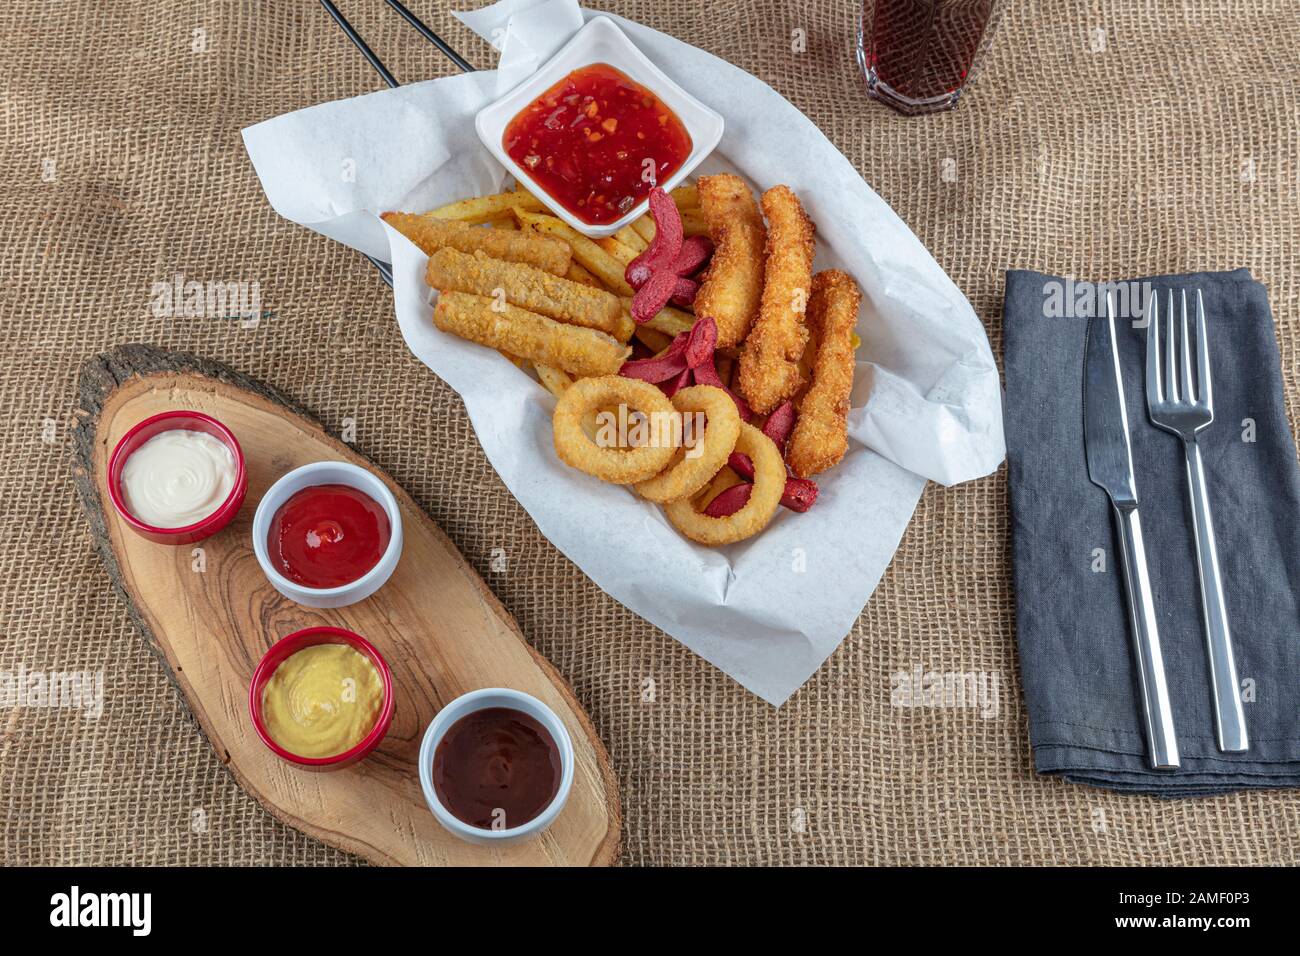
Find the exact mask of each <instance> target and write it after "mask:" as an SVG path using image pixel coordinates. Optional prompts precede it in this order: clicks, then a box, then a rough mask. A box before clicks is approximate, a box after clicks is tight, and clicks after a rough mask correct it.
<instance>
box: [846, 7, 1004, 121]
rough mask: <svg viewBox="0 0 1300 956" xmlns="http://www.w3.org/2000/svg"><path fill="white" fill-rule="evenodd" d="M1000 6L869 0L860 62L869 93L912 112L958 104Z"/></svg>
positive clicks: (860, 36) (861, 34)
mask: <svg viewBox="0 0 1300 956" xmlns="http://www.w3.org/2000/svg"><path fill="white" fill-rule="evenodd" d="M996 6H997V3H996V2H995V0H865V2H864V3H863V4H862V22H861V25H860V29H859V33H858V62H859V63H860V64H861V65H862V72H863V75H864V76H865V77H866V80H867V92H868V93H869V94H870V95H871V96H873V97H875V98H876V99H878V100H881V101H882V102H884V103H887V104H888V105H890V106H892V107H893V108H894V109H896V110H898V111H899V112H900V113H905V114H908V115H915V114H919V113H934V112H937V111H939V110H945V109H951V108H952V107H954V106H956V105H957V100H958V98H959V97H960V96H961V91H962V89H963V88H964V87H965V85H966V83H967V81H968V80H969V79H970V72H971V67H972V66H973V65H974V63H975V57H976V54H978V53H979V52H980V50H981V48H982V46H983V44H984V42H985V39H986V37H987V36H988V35H989V34H990V33H991V22H992V19H993V14H994V8H995V7H996Z"/></svg>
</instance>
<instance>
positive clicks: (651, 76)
mask: <svg viewBox="0 0 1300 956" xmlns="http://www.w3.org/2000/svg"><path fill="white" fill-rule="evenodd" d="M593 63H607V64H609V65H610V66H612V67H613V68H614V69H616V70H618V71H620V72H621V73H623V74H625V75H626V76H627V77H628V78H629V79H631V80H633V81H635V82H637V83H640V84H641V85H642V86H644V87H645V88H646V89H648V90H650V92H652V93H654V94H655V95H656V96H658V97H659V99H660V100H661V101H663V103H664V105H665V106H667V107H668V108H669V109H670V110H672V111H673V112H674V113H676V114H677V116H678V118H679V119H680V120H681V121H682V124H683V125H684V126H685V127H686V131H687V132H688V133H689V134H690V136H691V152H690V155H688V156H687V157H686V160H685V161H684V162H683V163H682V165H681V167H680V168H679V169H678V170H677V171H676V172H675V173H673V174H672V175H671V176H669V177H668V180H667V181H666V182H662V183H659V185H660V186H662V187H663V188H664V189H672V188H673V187H674V186H676V185H677V184H678V183H680V182H681V181H682V180H683V179H685V178H686V177H687V176H689V175H690V173H691V170H693V169H694V168H695V167H696V166H698V165H699V164H700V162H701V161H702V160H703V159H704V157H706V156H708V155H709V153H711V152H713V149H714V147H716V146H717V145H718V141H719V140H721V139H722V127H723V122H722V117H721V116H720V115H719V114H718V113H716V112H714V111H713V110H711V109H709V108H708V107H707V106H705V105H704V104H703V103H701V102H700V101H699V100H697V99H696V98H695V97H693V96H691V94H689V93H687V92H686V91H685V90H684V89H682V88H681V87H680V86H678V85H677V84H676V83H674V82H673V81H672V80H670V79H669V78H668V77H667V76H666V75H665V74H664V72H663V71H662V70H661V69H659V67H657V66H655V65H654V64H653V63H651V62H650V60H649V59H647V58H646V55H645V54H644V53H642V52H641V51H640V50H638V49H637V48H636V47H635V46H634V45H633V44H632V41H631V40H629V39H628V38H627V35H626V34H624V33H623V31H622V30H620V29H619V28H618V27H617V26H616V25H615V24H614V21H613V20H611V19H609V17H595V18H594V19H592V20H591V21H589V22H588V23H587V24H586V25H585V26H584V27H583V28H582V29H581V30H579V31H578V32H577V33H575V34H574V35H573V38H572V39H571V40H569V42H568V43H566V44H565V45H564V46H563V47H561V48H560V51H559V52H558V53H556V54H555V56H553V57H551V58H550V59H549V60H547V61H546V63H545V64H544V65H543V66H542V67H541V68H540V69H538V70H537V72H536V73H534V74H533V75H532V76H530V77H529V78H528V79H526V80H524V82H522V83H520V84H519V85H518V86H516V87H515V88H514V89H513V90H511V91H510V92H509V93H507V94H506V95H505V96H503V97H501V99H499V100H497V101H496V102H495V103H491V104H489V105H488V106H485V107H483V109H481V110H479V112H478V115H477V116H476V117H475V118H474V128H475V129H476V130H477V131H478V137H479V139H481V140H482V141H483V145H484V146H486V147H487V148H488V151H489V152H491V153H492V155H493V156H495V157H496V158H497V161H498V162H500V163H501V165H503V166H505V168H506V169H508V170H510V172H511V174H513V175H514V177H515V179H516V180H518V181H519V182H521V183H523V184H524V185H525V186H527V187H528V188H529V191H530V192H532V193H533V194H534V195H535V196H537V198H538V199H540V200H541V201H542V202H543V203H545V204H546V206H547V208H549V209H550V210H551V212H553V213H555V215H557V216H559V217H560V218H561V219H563V220H564V221H565V222H567V223H568V224H569V225H570V226H572V227H573V228H574V229H576V230H578V232H580V233H582V234H583V235H584V236H589V237H591V238H592V239H600V238H602V237H604V236H612V235H613V234H614V233H616V232H618V231H619V230H620V229H622V228H623V227H624V226H626V225H628V224H629V223H631V222H633V221H635V220H636V219H638V218H640V217H641V216H642V215H644V214H645V211H646V208H647V207H648V206H649V200H648V199H643V200H641V202H639V203H637V205H636V206H634V207H633V208H632V210H631V211H630V212H628V213H627V215H625V216H624V217H623V218H622V219H619V220H618V221H617V222H611V223H606V224H604V225H593V224H591V223H586V222H583V221H582V220H581V219H579V218H578V217H577V216H575V215H574V214H573V213H571V212H569V210H567V209H565V208H564V206H563V205H562V204H561V203H560V202H559V201H558V200H556V199H553V198H552V197H551V195H550V194H549V193H547V191H546V190H545V189H543V188H542V186H541V184H540V183H537V182H536V181H535V180H534V179H533V178H532V177H531V176H529V175H528V171H527V170H525V169H524V168H523V167H522V166H520V165H519V164H518V163H516V162H515V161H514V160H513V159H511V158H510V156H509V154H507V153H506V151H505V147H504V145H503V144H502V139H503V137H504V136H505V131H506V126H508V125H509V124H510V121H511V120H512V119H514V118H515V117H516V116H517V115H518V114H519V112H520V110H522V109H523V108H524V107H525V106H527V105H528V104H529V103H531V102H532V101H533V100H535V99H537V97H539V96H541V95H542V94H543V93H545V92H546V91H547V90H548V89H550V88H551V87H552V86H554V85H555V84H556V83H558V82H560V80H562V79H564V77H566V76H567V75H568V74H570V73H572V72H573V71H574V70H578V69H581V68H582V67H584V66H590V65H592V64H593Z"/></svg>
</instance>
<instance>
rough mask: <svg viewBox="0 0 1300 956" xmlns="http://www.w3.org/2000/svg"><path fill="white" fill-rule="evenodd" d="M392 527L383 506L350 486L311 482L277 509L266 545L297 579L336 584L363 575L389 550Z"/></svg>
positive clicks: (275, 564) (311, 585)
mask: <svg viewBox="0 0 1300 956" xmlns="http://www.w3.org/2000/svg"><path fill="white" fill-rule="evenodd" d="M391 534H392V529H391V528H390V526H389V523H388V513H387V512H385V511H384V509H383V506H382V505H380V504H379V503H378V502H377V501H375V500H374V499H373V498H371V497H370V496H369V495H367V494H366V493H365V492H363V491H358V490H357V489H356V488H352V487H350V486H348V485H312V486H311V487H309V488H304V489H302V490H301V491H299V492H296V493H295V494H294V495H293V496H292V497H290V498H289V500H288V501H286V502H285V503H284V504H282V505H281V506H280V507H279V508H278V509H277V510H276V512H275V516H274V517H273V518H272V519H271V529H270V531H269V532H268V533H267V540H266V550H267V554H268V555H269V556H270V559H271V564H272V566H273V567H274V568H275V569H276V570H277V571H279V572H280V573H281V574H283V575H284V576H285V577H286V578H288V579H289V580H290V581H293V582H294V583H295V584H301V585H302V586H304V587H309V588H335V587H340V586H341V585H344V584H350V583H351V582H353V581H356V580H357V579H358V578H361V577H362V576H364V575H365V574H366V572H368V571H369V570H370V569H371V568H373V567H374V566H375V565H376V564H378V563H379V559H380V558H382V557H383V555H384V552H385V551H386V550H387V549H388V540H389V537H390V536H391Z"/></svg>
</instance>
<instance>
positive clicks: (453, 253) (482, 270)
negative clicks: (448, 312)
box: [425, 247, 633, 342]
mask: <svg viewBox="0 0 1300 956" xmlns="http://www.w3.org/2000/svg"><path fill="white" fill-rule="evenodd" d="M425 281H426V282H428V283H429V285H430V286H431V287H432V288H434V289H438V290H440V291H443V292H471V293H473V294H474V295H482V296H487V297H488V298H493V297H496V296H497V295H498V294H500V295H503V296H504V297H505V300H506V301H507V302H509V303H510V304H511V305H517V306H519V307H520V308H521V309H527V310H528V311H529V312H536V313H538V314H539V315H544V316H547V317H548V318H552V319H555V320H556V321H558V322H566V323H568V324H569V325H581V326H583V327H585V328H588V329H599V330H600V331H601V332H605V333H607V334H609V335H612V336H613V337H614V338H616V339H618V340H619V341H620V342H626V341H627V340H628V339H629V338H631V337H632V324H633V323H632V320H631V318H629V317H628V316H626V315H624V314H623V303H622V301H621V300H620V299H619V297H618V296H616V295H614V294H613V293H612V292H606V291H605V290H604V289H593V288H591V287H590V286H585V285H582V284H580V283H577V282H571V281H569V280H568V279H562V278H560V277H559V276H556V275H552V274H551V273H549V272H543V271H542V270H541V269H534V268H533V267H532V266H528V265H524V264H523V263H520V262H507V261H506V260H504V259H493V258H492V257H491V256H488V255H485V254H484V253H482V252H475V253H474V254H473V255H467V254H466V253H464V252H460V251H459V250H457V249H452V248H450V247H444V248H442V249H438V250H436V251H434V252H433V254H432V255H430V256H429V268H428V270H427V271H426V272H425Z"/></svg>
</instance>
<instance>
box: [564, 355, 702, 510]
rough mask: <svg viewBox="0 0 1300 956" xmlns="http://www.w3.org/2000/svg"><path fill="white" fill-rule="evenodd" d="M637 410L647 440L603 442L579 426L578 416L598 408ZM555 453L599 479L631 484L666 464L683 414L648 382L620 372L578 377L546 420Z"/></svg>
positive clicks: (679, 435) (677, 441) (673, 451)
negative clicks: (628, 444)
mask: <svg viewBox="0 0 1300 956" xmlns="http://www.w3.org/2000/svg"><path fill="white" fill-rule="evenodd" d="M611 406H613V407H620V406H621V407H622V408H624V409H629V410H632V411H637V412H641V413H642V414H643V415H645V416H646V418H647V419H648V421H649V428H650V441H649V442H647V443H646V444H642V445H636V446H632V447H626V446H618V445H609V446H602V445H601V444H599V443H598V442H597V441H595V440H593V439H592V438H590V437H588V435H587V433H586V432H585V431H584V430H583V427H582V422H583V419H584V418H585V417H587V416H589V415H590V414H592V413H594V412H596V411H597V410H599V409H602V408H608V407H611ZM551 428H552V434H553V437H554V440H555V453H556V454H557V455H559V456H560V461H562V462H564V463H565V464H566V465H569V466H570V467H573V468H577V469H578V470H579V471H585V472H586V473H587V474H589V475H593V476H595V477H597V478H599V479H601V480H602V481H609V482H613V483H614V484H617V485H630V484H633V483H635V482H638V481H644V480H645V479H647V478H653V477H654V476H655V475H657V474H659V472H661V471H663V470H664V469H665V468H667V467H668V463H669V462H670V461H672V459H673V455H674V454H676V452H677V449H678V448H679V447H681V444H682V416H681V415H680V414H678V412H677V409H675V408H673V403H672V402H670V401H669V400H668V398H667V397H666V396H665V395H664V393H663V392H661V391H659V389H657V388H656V387H655V386H653V385H651V384H650V383H649V382H642V381H639V380H637V379H634V378H623V377H622V376H621V375H602V376H600V377H599V378H581V379H578V380H577V381H576V382H574V383H573V384H572V385H570V386H569V387H568V388H567V389H565V391H564V394H563V395H561V396H560V398H559V400H558V401H557V402H556V403H555V415H554V417H553V418H552V421H551Z"/></svg>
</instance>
